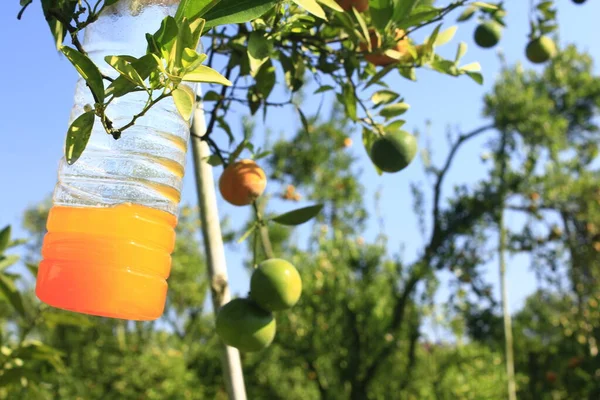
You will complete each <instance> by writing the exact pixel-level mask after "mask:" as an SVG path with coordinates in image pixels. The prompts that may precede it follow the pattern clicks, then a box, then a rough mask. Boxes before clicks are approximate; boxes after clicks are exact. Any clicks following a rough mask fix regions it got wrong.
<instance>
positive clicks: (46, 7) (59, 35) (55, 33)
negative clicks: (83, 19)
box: [21, 0, 77, 50]
mask: <svg viewBox="0 0 600 400" xmlns="http://www.w3.org/2000/svg"><path fill="white" fill-rule="evenodd" d="M21 4H23V2H21ZM76 5H77V2H67V3H63V4H62V7H61V5H60V4H57V3H56V0H42V10H43V12H44V17H45V18H46V21H47V22H48V26H49V27H50V32H51V33H52V37H53V38H54V44H55V46H56V49H57V50H60V49H61V47H62V44H63V40H64V38H65V35H66V34H67V29H66V28H65V26H64V25H63V23H62V22H60V21H58V20H57V19H56V18H54V17H53V16H52V15H51V14H50V10H53V9H54V10H57V11H58V12H61V13H63V14H66V15H71V14H72V13H73V11H75V6H76ZM23 6H24V4H23Z"/></svg>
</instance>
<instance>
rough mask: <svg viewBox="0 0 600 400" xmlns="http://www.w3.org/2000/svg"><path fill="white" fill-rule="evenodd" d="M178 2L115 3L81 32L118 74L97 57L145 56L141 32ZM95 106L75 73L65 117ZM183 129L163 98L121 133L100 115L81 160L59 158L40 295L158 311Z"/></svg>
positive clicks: (136, 315)
mask: <svg viewBox="0 0 600 400" xmlns="http://www.w3.org/2000/svg"><path fill="white" fill-rule="evenodd" d="M176 8H177V1H174V0H121V1H119V2H117V3H116V5H114V6H112V7H110V8H108V9H107V10H105V12H103V14H102V15H101V16H100V18H99V19H98V20H97V21H96V22H94V23H93V24H91V25H90V26H89V27H88V28H87V29H86V32H85V36H84V40H83V47H84V48H85V50H86V51H87V53H88V56H89V57H90V58H91V59H92V60H93V61H94V62H95V63H96V64H97V65H99V66H100V67H101V68H100V69H101V72H102V73H104V74H105V75H108V76H111V77H113V78H115V77H117V76H118V73H116V71H114V70H113V69H112V68H111V67H110V66H108V65H107V64H106V63H105V62H104V57H105V56H107V55H123V54H128V55H133V56H136V57H139V56H142V55H144V54H145V51H146V44H147V42H146V40H145V33H154V32H155V31H156V30H157V29H158V28H159V27H160V22H161V20H162V19H163V18H164V17H165V16H167V15H174V13H175V11H176ZM190 86H191V87H192V89H193V90H196V88H195V87H194V86H193V85H190ZM146 99H147V95H146V93H145V92H141V93H139V94H138V93H130V94H128V95H126V96H123V97H121V98H118V99H115V100H114V101H113V102H112V103H111V104H110V106H109V107H108V111H107V114H108V116H109V118H111V120H112V121H113V122H114V126H116V127H119V126H123V125H125V124H126V123H127V122H129V121H130V120H131V117H132V116H133V115H135V114H136V113H138V112H139V111H140V110H142V109H143V107H144V104H145V102H146ZM93 103H94V102H93V98H92V96H91V94H90V91H89V89H88V88H87V87H86V85H85V82H84V81H83V80H81V79H80V80H79V81H78V83H77V87H76V93H75V104H74V107H73V111H72V114H71V121H73V120H74V119H75V118H76V117H77V116H79V115H80V114H81V113H83V112H84V111H83V109H84V106H85V105H86V104H93ZM189 129H190V125H189V121H185V120H184V119H183V118H182V117H181V116H180V115H179V114H178V112H177V110H176V107H175V105H174V103H173V100H172V99H171V98H167V99H165V100H162V101H161V102H159V103H158V104H157V105H155V106H154V107H153V108H151V109H150V111H149V112H148V113H147V114H146V115H145V116H143V117H142V118H139V119H138V120H137V121H136V123H135V125H134V126H133V127H131V128H129V129H127V130H126V131H124V132H123V134H122V137H121V138H120V139H118V140H115V139H113V137H112V136H110V135H108V134H107V133H106V132H105V131H104V129H103V127H102V124H101V123H100V122H99V121H98V120H97V121H96V123H95V124H94V130H93V132H92V135H91V138H90V141H89V143H88V145H87V147H86V149H85V151H84V152H83V154H82V156H81V157H80V158H79V160H77V162H76V163H75V164H73V165H68V164H67V162H66V161H65V159H64V157H63V158H62V159H61V161H60V165H59V173H58V183H57V185H56V187H55V190H54V196H53V207H52V209H51V210H50V215H49V217H48V222H47V229H48V233H47V234H46V236H45V238H44V243H43V247H42V257H43V261H42V262H41V263H40V267H39V271H38V277H37V285H36V294H37V296H38V298H39V299H40V300H42V301H43V302H45V303H47V304H49V305H51V306H54V307H57V308H62V309H66V310H71V311H75V312H79V313H85V314H91V315H98V316H105V317H113V318H122V319H130V320H154V319H156V318H158V317H160V316H161V314H162V313H163V310H164V304H165V299H166V293H167V282H166V279H167V278H168V276H169V273H170V269H171V252H172V251H173V248H174V243H175V231H174V228H175V226H176V224H177V210H178V205H179V200H180V192H181V185H182V178H183V174H184V166H185V159H186V152H187V143H188V138H189Z"/></svg>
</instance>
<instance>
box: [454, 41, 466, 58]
mask: <svg viewBox="0 0 600 400" xmlns="http://www.w3.org/2000/svg"><path fill="white" fill-rule="evenodd" d="M467 48H468V47H467V44H466V43H465V42H460V43H459V44H458V48H457V49H456V57H455V58H454V62H455V63H458V62H459V61H460V59H461V58H462V57H463V56H464V55H465V54H466V53H467Z"/></svg>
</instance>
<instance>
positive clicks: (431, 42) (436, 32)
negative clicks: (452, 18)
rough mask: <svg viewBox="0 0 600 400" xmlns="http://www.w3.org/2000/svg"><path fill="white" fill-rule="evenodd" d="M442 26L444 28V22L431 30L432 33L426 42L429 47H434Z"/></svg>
mask: <svg viewBox="0 0 600 400" xmlns="http://www.w3.org/2000/svg"><path fill="white" fill-rule="evenodd" d="M441 28H442V24H438V26H436V27H435V29H434V30H433V32H431V35H430V36H429V37H427V38H426V39H425V43H426V45H427V47H429V48H432V47H433V46H434V44H435V41H436V40H437V37H438V35H439V33H440V29H441Z"/></svg>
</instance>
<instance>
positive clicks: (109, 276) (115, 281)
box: [35, 261, 167, 321]
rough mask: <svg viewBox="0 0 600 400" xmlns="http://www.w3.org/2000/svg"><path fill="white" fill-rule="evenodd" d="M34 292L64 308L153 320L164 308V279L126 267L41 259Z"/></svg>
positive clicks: (44, 300)
mask: <svg viewBox="0 0 600 400" xmlns="http://www.w3.org/2000/svg"><path fill="white" fill-rule="evenodd" d="M82 270H84V271H85V273H82ZM35 294H36V296H37V297H38V299H40V300H41V301H42V302H44V303H46V304H48V305H49V306H52V307H56V308H60V309H63V310H67V311H73V312H77V313H81V314H88V315H95V316H99V317H108V318H118V319H127V320H134V321H152V320H155V319H158V318H160V316H161V315H162V313H163V311H164V305H165V300H166V296H167V282H166V281H165V280H164V279H160V278H158V277H156V276H151V275H144V274H139V273H135V272H132V271H128V270H126V269H117V268H114V269H111V268H107V267H106V266H94V265H76V266H72V265H65V264H62V263H60V262H52V261H42V262H41V263H40V266H39V270H38V277H37V285H36V291H35Z"/></svg>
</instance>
